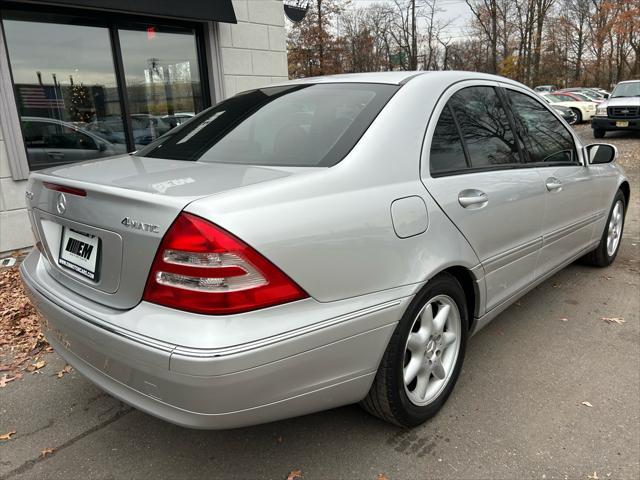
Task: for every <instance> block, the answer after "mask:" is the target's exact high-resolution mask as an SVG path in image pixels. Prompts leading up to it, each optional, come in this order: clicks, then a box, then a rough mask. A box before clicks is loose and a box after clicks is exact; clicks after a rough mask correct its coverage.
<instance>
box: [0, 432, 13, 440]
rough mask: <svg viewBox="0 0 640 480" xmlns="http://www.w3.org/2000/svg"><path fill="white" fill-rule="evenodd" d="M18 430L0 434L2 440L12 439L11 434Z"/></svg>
mask: <svg viewBox="0 0 640 480" xmlns="http://www.w3.org/2000/svg"><path fill="white" fill-rule="evenodd" d="M15 434H16V431H15V430H13V431H11V432H7V433H3V434H2V435H0V440H11V435H15Z"/></svg>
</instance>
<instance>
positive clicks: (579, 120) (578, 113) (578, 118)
mask: <svg viewBox="0 0 640 480" xmlns="http://www.w3.org/2000/svg"><path fill="white" fill-rule="evenodd" d="M571 110H573V113H575V114H576V122H575V123H582V112H581V111H580V110H578V109H577V108H572V109H571Z"/></svg>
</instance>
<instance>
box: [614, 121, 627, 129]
mask: <svg viewBox="0 0 640 480" xmlns="http://www.w3.org/2000/svg"><path fill="white" fill-rule="evenodd" d="M628 126H629V122H628V121H627V120H618V121H617V122H616V127H618V128H626V127H628Z"/></svg>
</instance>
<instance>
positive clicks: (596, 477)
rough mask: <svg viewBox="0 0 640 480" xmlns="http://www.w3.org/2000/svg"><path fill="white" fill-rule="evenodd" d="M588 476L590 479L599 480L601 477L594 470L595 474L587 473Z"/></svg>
mask: <svg viewBox="0 0 640 480" xmlns="http://www.w3.org/2000/svg"><path fill="white" fill-rule="evenodd" d="M587 478H588V479H589V480H599V478H600V477H599V476H598V474H597V473H596V472H593V475H587Z"/></svg>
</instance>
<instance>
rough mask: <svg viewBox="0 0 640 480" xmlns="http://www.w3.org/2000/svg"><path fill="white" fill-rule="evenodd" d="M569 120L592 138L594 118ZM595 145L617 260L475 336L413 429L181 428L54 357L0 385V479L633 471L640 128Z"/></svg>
mask: <svg viewBox="0 0 640 480" xmlns="http://www.w3.org/2000/svg"><path fill="white" fill-rule="evenodd" d="M576 128H577V131H578V132H579V133H580V135H581V136H582V137H583V138H584V139H585V140H586V141H588V142H592V141H593V138H592V135H591V130H590V128H589V125H580V126H578V127H576ZM604 141H607V142H610V143H613V144H615V145H616V146H617V147H618V149H619V162H620V163H621V164H622V165H623V166H624V168H625V169H626V171H627V174H628V176H629V177H630V180H631V189H632V192H631V198H632V201H631V205H630V206H629V210H628V218H627V221H626V227H625V232H624V237H623V242H622V245H621V250H620V253H619V255H618V258H617V260H616V262H615V264H614V265H613V266H612V267H610V268H607V269H595V268H591V267H587V266H584V265H581V264H579V263H578V264H574V265H571V266H570V267H568V268H566V269H565V270H563V271H562V272H560V273H558V274H557V275H555V276H554V277H553V278H551V279H549V280H548V281H546V282H545V283H543V284H542V285H540V286H539V287H537V288H536V289H535V290H533V291H532V292H530V293H529V294H528V295H526V296H525V297H523V298H522V299H521V300H520V301H518V302H517V303H516V304H515V305H513V306H512V307H510V308H509V309H508V310H506V311H505V312H504V313H502V314H501V315H500V316H499V317H498V318H497V319H496V320H494V321H493V322H492V323H491V324H490V325H489V326H488V327H486V328H485V329H484V330H482V331H481V332H480V333H479V334H478V335H476V336H475V337H474V338H473V339H472V340H471V342H470V345H469V348H468V351H467V357H466V360H465V365H464V369H463V372H462V375H461V377H460V380H459V382H458V385H457V386H456V388H455V390H454V392H453V394H452V396H451V397H450V399H449V401H448V403H447V404H446V405H445V407H444V408H443V410H442V411H441V412H440V413H439V414H438V415H437V416H436V417H435V418H434V419H433V420H431V421H429V422H427V423H426V424H424V425H422V426H421V427H419V428H415V429H413V430H402V429H398V428H396V427H393V426H390V425H387V424H385V423H383V422H381V421H379V420H377V419H375V418H373V417H371V416H369V415H368V414H366V413H365V412H364V411H362V410H360V409H359V408H358V407H357V406H349V407H344V408H339V409H335V410H332V411H328V412H322V413H317V414H314V415H308V416H305V417H300V418H295V419H291V420H286V421H281V422H276V423H271V424H266V425H260V426H257V427H251V428H243V429H238V430H232V431H196V430H188V429H184V428H180V427H177V426H174V425H170V424H168V423H165V422H163V421H161V420H158V419H155V418H153V417H151V416H149V415H146V414H144V413H141V412H139V411H137V410H135V409H132V408H130V407H128V406H127V405H124V404H122V403H121V402H119V401H117V400H115V399H113V398H112V397H110V396H108V395H107V394H105V393H103V392H101V391H100V390H98V389H97V388H96V387H94V386H93V385H92V384H90V383H89V382H88V381H86V380H84V379H83V378H82V377H80V376H79V375H78V374H77V373H75V372H72V373H70V374H66V375H64V376H63V377H62V378H58V377H57V376H56V375H55V373H56V372H58V371H59V370H61V369H62V368H63V367H64V365H65V364H64V361H62V360H61V359H60V358H59V357H58V356H57V355H56V354H55V353H51V354H47V356H46V361H47V365H46V366H45V367H44V368H42V369H40V370H38V371H37V372H35V373H28V374H25V375H24V377H23V378H22V379H20V380H17V381H14V382H12V383H10V384H7V386H6V387H5V388H2V389H0V434H3V433H5V432H8V431H15V432H16V433H15V435H13V436H12V437H11V439H10V440H8V441H3V442H0V479H9V478H11V479H30V478H38V479H40V478H60V479H76V478H82V479H93V478H95V479H107V478H109V479H125V478H196V477H198V478H224V479H227V480H230V479H254V478H255V479H257V478H260V479H262V478H264V479H285V478H287V476H288V474H289V473H290V472H292V471H295V470H300V471H301V474H302V478H303V479H305V480H306V479H334V478H335V479H338V478H340V479H343V478H344V479H371V480H374V479H377V478H380V479H382V478H385V477H386V478H388V479H389V480H394V479H414V478H415V479H418V478H452V479H471V478H474V479H475V478H481V479H489V478H491V479H498V478H540V479H542V478H546V479H565V478H571V479H573V478H576V479H589V478H590V479H596V478H598V479H607V478H615V479H621V478H622V479H634V478H639V477H640V368H639V367H640V319H639V310H640V283H639V282H640V224H639V222H638V220H639V216H640V212H639V205H640V203H639V201H638V198H639V194H640V192H639V188H638V186H639V184H640V183H639V181H640V136H638V135H637V134H636V135H635V136H634V135H630V134H625V133H610V134H608V135H607V137H606V138H605V140H604ZM585 195H589V192H585ZM607 318H608V319H611V318H616V319H619V321H607V320H605V319H607ZM46 449H52V453H49V454H47V453H46ZM43 451H45V454H43ZM381 474H382V476H381Z"/></svg>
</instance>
